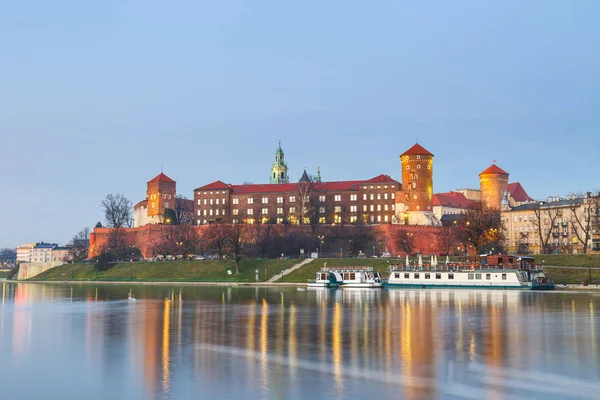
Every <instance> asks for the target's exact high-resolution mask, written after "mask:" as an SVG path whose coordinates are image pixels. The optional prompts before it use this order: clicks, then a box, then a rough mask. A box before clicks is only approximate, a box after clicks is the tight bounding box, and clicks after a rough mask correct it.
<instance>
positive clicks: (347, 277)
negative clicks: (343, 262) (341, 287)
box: [344, 272, 350, 281]
mask: <svg viewBox="0 0 600 400" xmlns="http://www.w3.org/2000/svg"><path fill="white" fill-rule="evenodd" d="M348 279H350V274H349V273H347V272H345V273H344V280H345V281H347V280H348Z"/></svg>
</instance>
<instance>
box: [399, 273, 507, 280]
mask: <svg viewBox="0 0 600 400" xmlns="http://www.w3.org/2000/svg"><path fill="white" fill-rule="evenodd" d="M424 275H425V279H431V275H432V274H430V273H425V274H424ZM413 277H414V279H420V278H421V274H420V273H419V272H415V273H413ZM481 277H482V274H468V279H469V280H473V279H479V280H481ZM394 278H396V279H400V272H395V273H394ZM404 279H410V273H408V272H405V273H404ZM435 279H442V274H441V273H439V272H437V273H435ZM448 279H454V274H453V273H448ZM485 279H486V280H488V281H489V280H491V279H492V274H485ZM502 280H504V281H505V280H506V274H502Z"/></svg>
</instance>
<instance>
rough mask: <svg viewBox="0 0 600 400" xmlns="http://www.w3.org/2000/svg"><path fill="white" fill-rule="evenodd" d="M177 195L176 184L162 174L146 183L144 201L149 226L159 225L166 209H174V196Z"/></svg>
mask: <svg viewBox="0 0 600 400" xmlns="http://www.w3.org/2000/svg"><path fill="white" fill-rule="evenodd" d="M176 193H177V182H175V181H174V180H173V179H171V178H169V177H168V176H166V175H165V174H163V173H162V172H161V173H160V174H158V175H156V176H155V177H154V178H153V179H152V180H150V181H148V189H147V191H146V196H147V197H146V199H147V200H148V220H147V223H149V224H160V223H162V222H163V216H164V214H165V209H166V208H171V209H174V208H175V194H176Z"/></svg>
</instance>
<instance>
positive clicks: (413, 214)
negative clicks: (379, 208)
mask: <svg viewBox="0 0 600 400" xmlns="http://www.w3.org/2000/svg"><path fill="white" fill-rule="evenodd" d="M400 163H401V165H402V191H401V192H398V193H396V218H397V220H398V222H399V223H405V224H410V225H437V224H436V222H435V221H434V217H433V212H432V197H433V154H431V153H430V152H429V151H427V150H426V149H425V148H423V147H422V146H421V145H419V144H418V143H417V144H415V145H414V146H413V147H411V148H410V149H408V150H406V151H405V152H404V153H403V154H402V155H401V156H400Z"/></svg>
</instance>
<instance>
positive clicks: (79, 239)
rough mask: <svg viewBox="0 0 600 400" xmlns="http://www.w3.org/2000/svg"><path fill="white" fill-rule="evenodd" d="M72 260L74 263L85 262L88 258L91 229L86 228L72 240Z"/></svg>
mask: <svg viewBox="0 0 600 400" xmlns="http://www.w3.org/2000/svg"><path fill="white" fill-rule="evenodd" d="M70 246H71V251H70V253H71V259H72V260H73V261H83V260H85V259H86V258H87V255H88V249H89V247H90V228H89V227H87V226H86V227H85V228H83V229H82V230H80V231H79V232H77V234H76V235H75V236H73V239H71V243H70Z"/></svg>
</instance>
